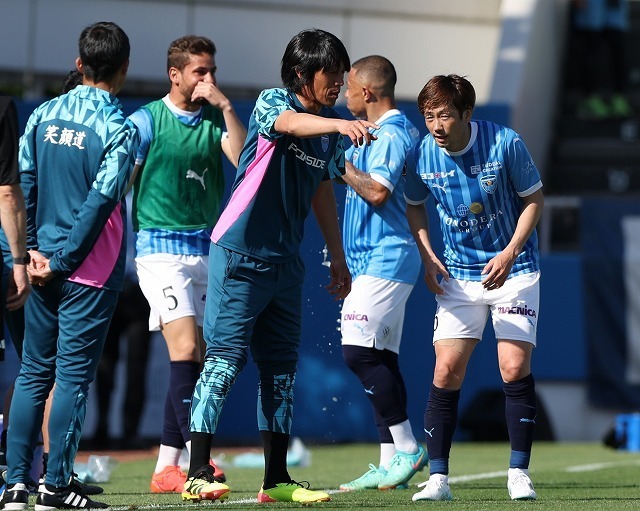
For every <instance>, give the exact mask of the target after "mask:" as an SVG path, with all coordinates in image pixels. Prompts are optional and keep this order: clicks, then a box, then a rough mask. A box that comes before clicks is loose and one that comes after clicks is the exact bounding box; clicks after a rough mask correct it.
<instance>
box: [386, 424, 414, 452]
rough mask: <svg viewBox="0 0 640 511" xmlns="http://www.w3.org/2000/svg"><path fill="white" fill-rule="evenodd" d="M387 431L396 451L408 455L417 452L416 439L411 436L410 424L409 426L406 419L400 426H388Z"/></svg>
mask: <svg viewBox="0 0 640 511" xmlns="http://www.w3.org/2000/svg"><path fill="white" fill-rule="evenodd" d="M389 431H390V432H391V436H392V437H393V443H394V444H395V446H396V450H398V451H401V452H406V453H409V454H416V453H417V452H418V441H417V440H416V437H414V436H413V431H412V430H411V424H409V420H408V419H407V420H406V421H404V422H401V423H400V424H395V425H394V426H389Z"/></svg>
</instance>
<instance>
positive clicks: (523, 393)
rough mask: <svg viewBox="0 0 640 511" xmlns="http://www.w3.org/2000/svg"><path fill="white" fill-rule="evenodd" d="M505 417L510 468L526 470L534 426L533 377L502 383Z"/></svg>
mask: <svg viewBox="0 0 640 511" xmlns="http://www.w3.org/2000/svg"><path fill="white" fill-rule="evenodd" d="M502 388H503V390H504V395H505V407H504V409H505V416H506V418H507V430H508V431H509V441H510V442H511V460H510V465H509V466H510V467H511V468H528V467H529V459H530V457H531V445H532V444H533V433H534V429H535V425H536V413H537V409H536V387H535V382H534V379H533V375H532V374H530V375H529V376H525V377H524V378H522V379H521V380H518V381H513V382H509V383H504V384H503V386H502Z"/></svg>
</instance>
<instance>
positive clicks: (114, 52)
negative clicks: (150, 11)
mask: <svg viewBox="0 0 640 511" xmlns="http://www.w3.org/2000/svg"><path fill="white" fill-rule="evenodd" d="M78 50H79V53H80V60H81V61H82V70H83V73H84V76H86V77H87V78H88V79H89V80H91V81H92V82H94V83H98V82H105V81H108V80H109V79H110V78H112V77H113V75H115V74H116V73H117V72H118V70H120V68H122V66H123V64H124V63H125V62H126V61H127V60H128V59H129V53H130V51H131V47H130V46H129V37H127V34H125V33H124V30H122V29H121V28H120V27H119V26H118V25H116V24H115V23H113V22H110V21H99V22H98V23H94V24H93V25H89V26H88V27H86V28H85V29H84V30H83V31H82V33H81V34H80V39H79V40H78Z"/></svg>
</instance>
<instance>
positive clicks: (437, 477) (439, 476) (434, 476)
mask: <svg viewBox="0 0 640 511" xmlns="http://www.w3.org/2000/svg"><path fill="white" fill-rule="evenodd" d="M429 479H431V480H434V481H442V482H443V483H446V484H449V476H448V475H447V474H431V475H430V476H429Z"/></svg>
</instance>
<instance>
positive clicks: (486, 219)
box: [444, 204, 504, 232]
mask: <svg viewBox="0 0 640 511" xmlns="http://www.w3.org/2000/svg"><path fill="white" fill-rule="evenodd" d="M470 211H471V210H470V208H469V207H468V206H467V205H465V204H460V205H459V206H458V207H457V208H456V213H457V214H458V215H459V216H460V219H458V218H453V217H447V218H445V219H444V224H445V225H446V226H447V227H453V228H457V229H458V230H459V231H460V232H474V231H481V230H483V229H485V228H487V227H489V226H490V225H491V224H492V222H493V221H495V220H496V219H497V218H498V216H501V215H503V214H504V213H503V212H502V211H498V212H497V213H491V214H489V215H487V214H485V215H480V216H475V217H473V218H468V215H469V212H470ZM463 213H466V214H464V215H463Z"/></svg>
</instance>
